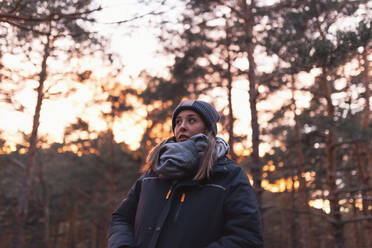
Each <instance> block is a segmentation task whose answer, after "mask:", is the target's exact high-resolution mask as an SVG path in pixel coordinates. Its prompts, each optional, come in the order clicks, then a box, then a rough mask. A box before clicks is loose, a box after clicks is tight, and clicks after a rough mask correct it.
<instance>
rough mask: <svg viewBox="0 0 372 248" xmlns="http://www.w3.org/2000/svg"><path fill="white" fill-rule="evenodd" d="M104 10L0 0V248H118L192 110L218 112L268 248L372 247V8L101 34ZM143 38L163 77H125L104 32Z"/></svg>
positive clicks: (154, 6) (93, 5) (160, 9)
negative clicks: (199, 104)
mask: <svg viewBox="0 0 372 248" xmlns="http://www.w3.org/2000/svg"><path fill="white" fill-rule="evenodd" d="M104 2H105V1H98V0H97V1H96V0H53V1H52V0H7V1H0V35H1V39H0V230H1V232H0V247H4V248H5V247H11V248H21V247H22V248H67V247H68V248H103V247H107V230H108V226H109V222H110V219H111V213H112V212H113V211H114V210H115V208H116V207H117V206H118V204H119V203H120V202H121V201H122V200H123V199H124V198H125V196H126V194H127V192H128V190H129V189H130V187H131V186H132V184H133V183H134V182H135V180H136V179H137V178H138V177H139V176H140V175H141V172H140V170H141V167H142V166H143V165H144V163H145V159H146V155H147V154H148V153H149V151H150V150H151V149H152V148H153V147H154V146H155V145H156V144H157V143H159V142H160V141H162V140H163V139H165V138H168V137H170V136H171V135H172V130H171V116H172V111H173V109H174V108H175V107H176V106H177V104H178V103H179V102H180V101H181V100H183V99H190V98H191V99H202V100H205V101H209V102H211V103H212V104H214V106H216V109H217V110H218V111H219V113H220V115H221V117H222V118H221V121H220V123H219V126H218V128H219V136H221V137H223V138H224V139H226V140H227V141H228V143H229V145H230V153H229V156H230V157H231V158H233V159H234V160H236V161H237V162H238V164H239V165H240V166H242V167H243V168H244V170H245V171H246V173H247V175H248V176H249V178H250V180H251V184H252V187H253V188H254V190H255V193H256V197H257V201H258V203H259V208H260V211H261V215H262V221H263V235H264V247H265V248H284V247H285V248H288V247H289V248H315V247H317V248H368V247H372V235H371V234H372V114H371V112H372V96H371V90H372V72H371V71H372V70H371V68H372V65H371V61H372V49H371V48H372V27H371V26H372V3H371V1H367V0H356V1H348V0H339V1H335V0H318V1H313V0H273V1H263V0H251V1H247V0H225V1H223V0H210V1H199V0H184V1H169V0H168V1H167V0H153V1H149V0H138V1H135V2H137V4H138V6H140V7H138V11H137V10H136V11H133V10H131V12H130V13H132V16H131V17H129V18H124V17H123V18H119V20H115V21H113V22H106V23H105V24H104V25H103V24H102V20H100V19H99V16H100V13H103V12H104V11H105V6H104V4H105V3H104ZM107 2H110V1H107ZM106 4H107V3H106ZM118 6H120V5H118ZM143 10H149V11H145V12H144V11H143ZM171 10H172V11H173V10H174V11H175V10H177V14H172V13H173V12H171ZM122 11H123V12H125V11H129V10H126V9H123V10H122ZM102 25H103V28H102ZM140 25H145V26H146V27H148V28H149V29H150V28H151V29H154V30H156V36H157V37H156V39H157V41H156V43H157V44H158V45H159V46H160V49H158V51H157V55H156V56H159V61H160V58H163V59H164V58H165V60H166V61H167V63H168V64H167V65H166V66H163V67H162V68H159V71H161V72H162V73H154V72H153V71H151V70H146V69H144V70H142V71H141V72H140V73H138V76H137V77H125V76H123V75H125V73H127V68H128V66H129V64H130V61H131V59H126V60H125V59H124V58H123V57H122V56H125V55H122V54H120V53H117V52H115V51H114V50H112V49H111V47H110V46H111V43H110V37H108V36H105V35H104V32H103V31H102V30H103V29H107V28H112V29H117V30H119V29H120V30H126V31H127V32H128V33H130V32H132V31H133V30H136V29H138V28H139V27H140ZM98 26H100V27H101V28H98ZM123 45H124V46H125V44H123ZM124 61H125V62H124ZM160 64H161V63H160V62H159V65H160ZM84 90H85V91H84ZM83 91H84V92H88V93H86V95H89V97H87V96H86V95H84V94H82V93H81V92H83ZM72 102H75V103H76V104H79V105H76V106H79V107H69V108H68V107H67V106H72V105H69V104H71V103H72ZM57 103H58V104H57ZM74 113H75V114H74ZM1 123H2V124H1ZM4 123H8V124H7V125H5V124H4ZM48 123H49V124H48ZM48 125H49V129H47V128H46V127H47V126H48ZM21 126H22V127H25V128H18V127H21ZM58 127H61V128H62V130H63V131H62V132H61V135H58V132H57V128H58ZM14 130H16V131H14ZM42 130H44V131H42ZM45 130H48V131H45ZM56 137H58V138H56Z"/></svg>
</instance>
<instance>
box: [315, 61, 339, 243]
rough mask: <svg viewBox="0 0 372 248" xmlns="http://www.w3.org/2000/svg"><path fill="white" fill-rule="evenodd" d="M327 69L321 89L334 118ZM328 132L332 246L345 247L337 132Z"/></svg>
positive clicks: (328, 180) (327, 156) (327, 175)
mask: <svg viewBox="0 0 372 248" xmlns="http://www.w3.org/2000/svg"><path fill="white" fill-rule="evenodd" d="M327 75H328V73H327V69H326V68H325V67H323V68H322V75H321V82H320V83H321V89H322V94H323V97H324V98H325V100H326V103H327V106H326V107H327V117H328V118H329V119H332V118H333V115H334V106H333V103H332V98H331V86H330V82H328V80H327ZM327 131H328V133H326V134H325V145H326V147H325V150H326V152H325V155H326V156H325V167H326V179H327V186H328V190H329V198H328V199H329V205H330V216H331V219H332V223H331V227H332V228H331V232H332V237H333V238H332V240H331V246H332V247H334V248H344V247H345V237H344V224H343V223H342V216H341V207H340V205H339V203H338V201H339V193H338V192H337V185H336V174H337V165H336V149H335V145H334V144H335V142H334V140H335V137H334V136H335V134H334V130H333V129H331V128H330V129H328V130H327Z"/></svg>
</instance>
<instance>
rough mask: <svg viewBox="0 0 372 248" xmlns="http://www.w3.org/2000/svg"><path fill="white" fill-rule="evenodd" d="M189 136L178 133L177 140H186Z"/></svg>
mask: <svg viewBox="0 0 372 248" xmlns="http://www.w3.org/2000/svg"><path fill="white" fill-rule="evenodd" d="M188 138H189V136H186V135H180V136H179V137H178V141H181V142H182V141H185V140H187V139H188Z"/></svg>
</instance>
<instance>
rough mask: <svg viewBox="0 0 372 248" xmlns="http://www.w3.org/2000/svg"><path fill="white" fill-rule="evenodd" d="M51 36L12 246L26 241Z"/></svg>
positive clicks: (45, 47) (14, 247)
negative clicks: (26, 227)
mask: <svg viewBox="0 0 372 248" xmlns="http://www.w3.org/2000/svg"><path fill="white" fill-rule="evenodd" d="M49 48H50V38H49V36H48V37H47V42H46V44H45V46H44V54H43V60H42V63H41V71H40V73H39V86H38V88H37V102H36V106H35V112H34V118H33V123H32V132H31V136H30V141H29V148H28V153H27V158H26V169H25V175H24V177H23V182H22V189H21V192H20V196H19V198H18V204H17V208H16V213H15V225H14V230H13V240H12V247H13V248H20V247H23V243H24V231H25V230H24V228H25V221H26V218H27V212H28V203H29V198H30V192H31V188H32V178H33V174H34V164H35V157H36V149H37V140H38V128H39V123H40V111H41V105H42V103H43V97H44V95H43V94H44V92H43V89H44V83H45V80H46V78H47V59H48V57H49Z"/></svg>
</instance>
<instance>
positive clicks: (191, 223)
mask: <svg viewBox="0 0 372 248" xmlns="http://www.w3.org/2000/svg"><path fill="white" fill-rule="evenodd" d="M108 242H109V248H119V247H121V246H130V247H137V248H155V247H156V248H222V247H225V248H256V247H262V242H263V241H262V234H261V223H260V217H259V213H258V209H257V203H256V199H255V195H254V192H253V189H252V188H251V186H250V183H249V180H248V178H247V176H246V174H245V172H244V171H243V170H242V169H241V167H239V166H237V165H236V164H235V163H234V162H233V161H232V160H230V159H228V158H227V157H223V158H222V159H219V160H218V162H217V164H216V165H215V166H214V167H213V169H212V173H211V177H210V178H209V179H208V180H204V181H196V180H191V179H189V180H185V179H183V180H172V179H167V178H160V177H159V176H158V174H157V173H155V172H152V173H145V174H144V175H143V176H142V177H141V178H140V179H138V180H137V182H136V183H135V185H133V187H132V189H131V190H130V192H129V193H128V196H127V198H126V199H125V200H124V201H123V202H122V203H121V205H120V206H119V208H118V209H117V210H116V211H115V212H114V213H113V215H112V222H111V225H110V230H109V241H108Z"/></svg>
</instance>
